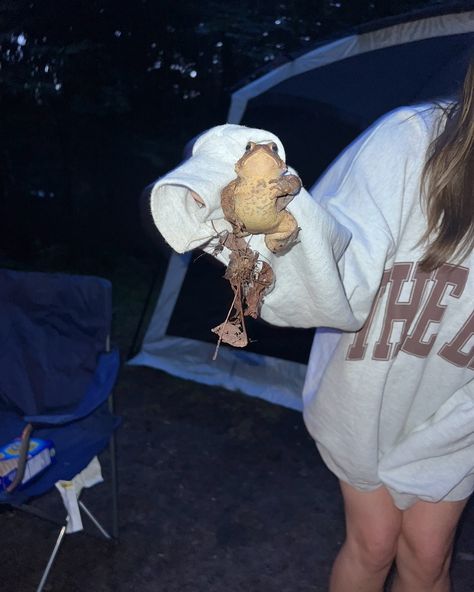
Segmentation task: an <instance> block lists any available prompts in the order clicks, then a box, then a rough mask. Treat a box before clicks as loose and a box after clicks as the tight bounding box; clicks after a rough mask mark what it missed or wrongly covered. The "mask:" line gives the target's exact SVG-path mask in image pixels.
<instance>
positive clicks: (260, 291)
mask: <svg viewBox="0 0 474 592" xmlns="http://www.w3.org/2000/svg"><path fill="white" fill-rule="evenodd" d="M220 243H221V244H222V246H225V247H227V248H228V249H229V250H230V251H231V253H230V256H229V264H228V266H227V269H226V271H225V274H224V278H225V279H227V280H228V281H229V283H230V286H231V288H232V291H233V292H234V299H233V301H232V304H231V306H230V308H229V311H228V313H227V318H226V320H225V321H224V322H223V323H221V324H220V325H218V326H217V327H214V328H213V329H212V331H213V332H214V333H216V334H217V335H218V336H219V341H218V342H217V345H216V350H215V352H214V359H216V357H217V352H218V350H219V346H220V344H221V342H223V343H227V344H229V345H232V346H234V347H245V346H246V345H247V343H248V338H247V331H246V328H245V320H244V317H245V316H251V317H253V318H254V319H256V318H257V317H258V316H259V313H260V307H261V305H262V301H263V297H264V295H265V293H266V291H267V289H268V288H269V287H270V286H271V284H272V282H273V270H272V268H271V266H270V265H269V264H268V263H266V262H265V261H260V260H259V254H258V253H257V252H256V251H253V250H252V249H251V248H250V247H249V246H248V245H247V243H246V242H245V240H244V239H243V238H240V237H236V236H235V235H234V233H232V232H230V233H227V234H226V235H225V236H223V237H221V239H220Z"/></svg>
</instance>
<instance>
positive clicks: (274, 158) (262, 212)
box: [221, 142, 301, 253]
mask: <svg viewBox="0 0 474 592" xmlns="http://www.w3.org/2000/svg"><path fill="white" fill-rule="evenodd" d="M287 170H288V167H287V165H286V164H285V162H284V161H283V160H282V159H281V158H280V156H279V155H278V146H277V145H276V144H275V143H274V142H270V143H268V144H256V143H255V142H249V143H248V144H247V146H246V149H245V153H244V155H243V156H242V157H241V158H240V159H239V160H238V161H237V164H236V165H235V172H236V173H237V177H236V178H235V179H234V180H233V181H231V182H230V183H229V184H228V185H226V186H225V187H224V189H223V190H222V193H221V205H222V209H223V211H224V216H225V218H226V220H228V221H229V222H230V223H231V225H232V229H233V232H234V234H235V236H237V237H245V236H248V235H250V234H264V235H265V244H266V245H267V247H268V249H269V250H270V251H272V252H273V253H280V252H281V251H284V250H285V249H287V248H288V247H290V246H291V244H292V243H293V242H294V241H295V240H296V237H297V236H298V232H299V230H300V229H299V228H298V223H297V221H296V219H295V218H294V217H293V216H292V215H291V214H290V212H288V211H287V210H286V209H285V208H286V206H287V205H288V204H289V203H290V201H291V200H292V199H293V198H294V196H295V195H296V194H297V193H298V191H299V190H300V189H301V180H300V179H299V177H297V176H296V175H290V174H286V172H287Z"/></svg>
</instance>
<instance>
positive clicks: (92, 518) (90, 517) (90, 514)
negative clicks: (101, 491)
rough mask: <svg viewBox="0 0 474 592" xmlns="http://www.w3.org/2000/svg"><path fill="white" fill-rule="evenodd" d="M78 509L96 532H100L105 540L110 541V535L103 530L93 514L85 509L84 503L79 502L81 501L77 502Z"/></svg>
mask: <svg viewBox="0 0 474 592" xmlns="http://www.w3.org/2000/svg"><path fill="white" fill-rule="evenodd" d="M79 507H80V508H81V510H82V511H83V512H84V514H85V515H86V516H87V517H88V518H89V520H90V521H91V522H92V523H93V524H94V525H95V526H96V528H97V529H98V530H100V532H101V533H102V534H103V535H104V537H105V538H106V539H107V540H111V539H112V537H111V536H110V534H109V533H108V532H107V531H106V530H105V528H104V527H103V526H102V524H101V523H100V522H99V521H98V520H97V518H96V517H95V516H94V514H93V513H92V512H91V511H90V510H89V509H88V508H87V506H86V505H85V503H84V502H81V500H79Z"/></svg>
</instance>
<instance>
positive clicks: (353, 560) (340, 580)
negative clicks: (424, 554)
mask: <svg viewBox="0 0 474 592" xmlns="http://www.w3.org/2000/svg"><path fill="white" fill-rule="evenodd" d="M341 490H342V494H343V497H344V509H345V517H346V540H345V541H344V544H343V546H342V548H341V550H340V552H339V554H338V556H337V558H336V561H335V562H334V566H333V569H332V573H331V580H330V586H329V592H382V590H383V586H384V582H385V579H386V577H387V574H388V572H389V570H390V568H391V566H392V563H393V560H394V558H395V555H396V552H397V540H398V536H399V534H400V530H401V525H402V512H401V511H400V510H399V509H398V508H397V507H396V506H395V505H394V503H393V500H392V498H391V496H390V494H389V493H388V491H387V490H386V489H385V488H384V487H380V488H379V489H377V490H375V491H370V492H361V491H358V490H356V489H354V488H353V487H351V486H350V485H348V484H347V483H343V482H341Z"/></svg>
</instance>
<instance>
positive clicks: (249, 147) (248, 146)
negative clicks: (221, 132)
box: [245, 142, 252, 152]
mask: <svg viewBox="0 0 474 592" xmlns="http://www.w3.org/2000/svg"><path fill="white" fill-rule="evenodd" d="M251 149H252V143H251V142H249V143H248V144H247V146H245V152H248V151H249V150H251Z"/></svg>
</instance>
